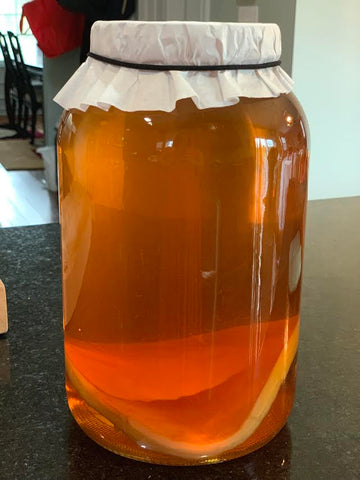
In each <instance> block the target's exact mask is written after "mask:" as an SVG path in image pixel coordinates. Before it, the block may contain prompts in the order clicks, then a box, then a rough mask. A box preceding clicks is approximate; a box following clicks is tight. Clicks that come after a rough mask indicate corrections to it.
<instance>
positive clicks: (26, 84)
mask: <svg viewBox="0 0 360 480" xmlns="http://www.w3.org/2000/svg"><path fill="white" fill-rule="evenodd" d="M8 36H9V40H10V46H11V50H12V52H13V56H14V60H15V65H16V73H17V81H18V84H19V90H20V98H19V103H20V115H19V120H20V127H21V129H22V131H23V132H25V133H27V132H28V123H29V120H30V118H29V113H31V125H30V126H31V133H30V138H31V143H32V144H33V143H34V139H35V129H36V120H37V113H38V111H39V110H40V109H41V110H42V108H43V107H42V82H41V81H39V80H33V79H32V78H31V76H30V73H29V71H28V69H27V67H26V64H25V62H24V59H23V55H22V52H21V46H20V42H19V39H18V37H17V36H16V35H15V34H14V33H12V32H8Z"/></svg>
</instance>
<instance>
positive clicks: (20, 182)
mask: <svg viewBox="0 0 360 480" xmlns="http://www.w3.org/2000/svg"><path fill="white" fill-rule="evenodd" d="M58 221H59V213H58V198H57V193H53V192H50V191H49V190H47V189H46V188H45V181H44V171H43V170H29V171H26V170H22V171H11V172H8V171H7V170H5V168H4V167H3V166H2V165H1V164H0V227H20V226H25V225H39V224H44V223H53V222H58Z"/></svg>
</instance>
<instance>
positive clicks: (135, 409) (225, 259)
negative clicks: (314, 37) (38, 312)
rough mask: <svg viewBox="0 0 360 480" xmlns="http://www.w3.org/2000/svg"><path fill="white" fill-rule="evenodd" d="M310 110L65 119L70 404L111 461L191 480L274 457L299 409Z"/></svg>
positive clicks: (286, 103)
mask: <svg viewBox="0 0 360 480" xmlns="http://www.w3.org/2000/svg"><path fill="white" fill-rule="evenodd" d="M305 129H306V126H305V125H304V121H303V119H302V116H301V113H300V110H299V106H298V104H297V101H296V99H295V98H294V97H293V96H291V95H289V96H285V95H282V96H280V97H279V98H275V99H260V100H250V99H241V100H240V103H239V104H237V105H235V106H232V107H225V108H217V109H208V110H203V111H202V110H198V109H197V108H196V107H195V106H194V105H193V103H192V101H191V100H182V101H180V102H178V104H177V108H176V110H175V111H174V112H171V113H165V112H134V113H124V112H121V111H119V110H116V109H114V108H111V109H110V110H109V111H108V112H103V111H101V110H99V109H95V108H93V107H91V108H89V110H88V111H87V112H86V113H82V112H78V111H75V110H74V111H71V112H68V113H66V114H65V115H64V118H63V123H62V127H61V131H60V141H59V169H60V200H61V229H62V252H63V300H64V331H65V357H66V384H67V394H68V403H69V407H70V409H71V411H72V414H73V416H74V417H75V419H76V420H77V422H78V423H79V425H80V426H81V428H82V429H83V430H84V431H85V432H86V433H87V434H88V435H89V436H90V437H91V438H93V439H94V440H95V441H96V442H98V443H99V444H101V445H103V446H104V447H106V448H108V449H110V450H112V451H114V452H116V453H119V454H122V455H125V456H128V457H131V458H135V459H140V460H143V461H149V462H154V463H163V464H174V465H182V464H183V465H190V464H200V463H211V462H218V461H223V460H226V459H230V458H234V457H238V456H240V455H244V454H246V453H249V452H250V451H252V450H254V449H256V448H259V447H260V446H261V445H263V444H264V443H266V442H267V441H269V440H270V439H271V438H272V437H273V436H274V435H275V434H276V433H277V432H278V431H279V430H280V429H281V428H282V426H283V425H284V424H285V422H286V419H287V417H288V415H289V413H290V410H291V406H292V403H293V397H294V389H295V375H296V351H297V342H298V330H299V306H300V289H301V275H302V257H303V247H304V218H305V208H306V193H307V192H306V173H307V145H306V140H305Z"/></svg>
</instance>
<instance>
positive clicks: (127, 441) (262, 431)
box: [66, 359, 296, 466]
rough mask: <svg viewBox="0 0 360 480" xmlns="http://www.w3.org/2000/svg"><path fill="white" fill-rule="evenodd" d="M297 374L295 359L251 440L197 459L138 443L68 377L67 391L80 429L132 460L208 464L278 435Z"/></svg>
mask: <svg viewBox="0 0 360 480" xmlns="http://www.w3.org/2000/svg"><path fill="white" fill-rule="evenodd" d="M295 374H296V359H295V360H294V362H293V364H292V366H291V368H290V370H289V373H288V376H287V378H286V380H285V382H284V383H283V385H282V387H281V388H280V390H279V393H278V395H277V397H276V399H275V401H274V403H273V405H272V407H271V409H270V411H269V412H268V414H267V415H266V417H265V418H264V420H263V422H262V423H261V424H260V426H259V427H258V429H257V430H256V431H255V433H254V434H253V435H252V436H251V437H250V438H249V439H248V440H246V441H245V442H244V443H242V444H241V445H239V446H237V447H235V448H233V449H231V450H228V451H226V452H223V453H222V454H220V455H217V456H209V457H206V458H204V457H203V458H197V459H188V458H180V457H177V456H173V455H169V454H163V453H160V452H157V451H154V450H151V449H150V448H148V447H147V446H146V447H145V446H141V445H139V444H138V443H136V442H135V441H134V440H132V439H131V438H130V437H129V436H128V435H126V434H125V433H124V432H122V431H121V430H120V429H119V428H117V427H116V426H114V424H113V423H112V422H110V421H109V420H108V419H107V418H106V417H104V416H103V415H102V414H101V413H99V412H98V411H97V410H95V409H94V408H93V407H91V406H90V405H89V404H88V403H87V402H86V401H85V400H84V399H83V398H81V397H80V395H79V394H78V392H77V390H76V389H75V388H74V386H73V385H72V384H71V382H70V381H69V379H68V378H67V379H66V391H67V398H68V405H69V408H70V411H71V413H72V415H73V417H74V419H75V420H76V422H77V423H78V425H79V426H80V428H81V429H82V430H83V431H84V432H85V433H86V435H87V436H88V437H90V438H91V439H92V440H93V441H95V442H96V443H97V444H98V445H100V446H102V447H104V448H105V449H107V450H109V451H111V452H113V453H116V454H118V455H121V456H123V457H127V458H130V459H132V460H138V461H141V462H147V463H153V464H160V465H174V466H181V465H182V466H190V465H206V464H214V463H221V462H225V461H228V460H232V459H235V458H238V457H242V456H244V455H247V454H249V453H251V452H253V451H255V450H258V449H259V448H261V447H262V446H264V445H265V444H267V443H268V442H269V441H270V440H272V439H273V438H274V437H275V436H276V435H277V433H278V432H279V431H280V430H281V429H282V428H283V427H284V425H285V424H286V421H287V418H288V416H289V414H290V411H291V408H292V404H293V399H294V390H295Z"/></svg>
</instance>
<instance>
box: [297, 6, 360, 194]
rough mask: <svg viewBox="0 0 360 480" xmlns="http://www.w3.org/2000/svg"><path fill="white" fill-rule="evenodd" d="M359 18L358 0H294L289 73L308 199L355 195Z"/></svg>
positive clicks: (358, 184)
mask: <svg viewBox="0 0 360 480" xmlns="http://www.w3.org/2000/svg"><path fill="white" fill-rule="evenodd" d="M359 19H360V1H359V0H316V1H314V0H297V7H296V22H295V46H294V59H293V77H294V80H295V82H296V84H295V93H296V95H297V96H298V98H299V100H300V102H301V103H302V106H303V107H304V110H305V112H306V114H307V117H308V120H309V123H310V131H311V158H310V184H309V198H311V199H315V198H330V197H345V196H353V195H360V148H359V137H360V30H359Z"/></svg>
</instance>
